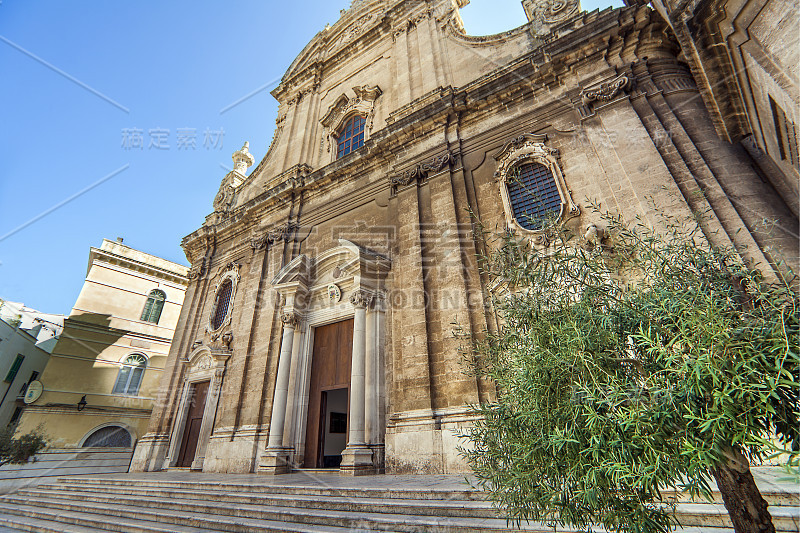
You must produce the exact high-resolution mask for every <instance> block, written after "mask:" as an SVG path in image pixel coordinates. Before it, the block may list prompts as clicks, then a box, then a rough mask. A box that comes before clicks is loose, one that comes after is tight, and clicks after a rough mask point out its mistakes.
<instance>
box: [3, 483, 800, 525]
mask: <svg viewBox="0 0 800 533" xmlns="http://www.w3.org/2000/svg"><path fill="white" fill-rule="evenodd" d="M418 479H419V481H416V480H415V479H414V477H413V476H407V477H406V478H404V479H400V478H397V479H395V478H393V477H392V476H372V477H370V478H369V479H367V478H358V481H354V480H353V479H352V478H351V479H350V480H349V481H348V480H342V479H340V478H339V477H338V476H328V477H326V476H313V475H308V476H306V477H302V476H301V477H288V476H287V477H284V476H279V477H277V478H269V477H264V476H257V475H250V476H242V475H239V476H237V475H233V476H225V475H203V474H186V473H178V474H169V473H163V475H152V476H148V475H134V474H127V475H126V474H121V475H110V476H80V477H70V478H60V479H58V480H57V481H55V482H53V481H49V482H46V483H44V484H41V485H39V486H38V487H36V488H28V489H22V490H19V491H17V492H16V493H14V494H10V495H7V496H5V497H2V498H0V528H8V529H9V530H17V531H65V532H71V531H126V532H127V531H131V532H138V531H141V532H153V531H164V532H166V531H170V532H172V531H175V532H183V531H198V532H203V531H248V532H250V531H253V532H256V531H298V532H305V531H308V532H319V531H330V532H339V531H341V532H343V531H394V532H423V531H430V532H437V533H438V532H443V533H444V532H447V533H478V532H492V531H513V530H515V529H514V528H513V527H509V526H508V525H507V523H506V522H505V520H503V519H500V518H498V517H497V516H498V515H497V514H496V513H495V511H494V510H493V509H492V507H491V504H490V502H489V501H487V500H486V496H485V494H483V493H482V492H480V491H477V490H475V489H472V488H469V487H468V486H467V485H464V484H462V483H460V482H458V480H457V479H456V478H455V477H453V479H452V481H450V482H441V480H437V479H434V476H428V477H426V476H419V478H418ZM462 479H463V478H462ZM437 483H438V484H437ZM765 495H766V496H767V499H768V501H771V502H776V503H775V504H773V505H771V506H770V511H771V512H772V515H773V518H774V523H775V526H776V529H777V530H778V531H780V532H790V531H792V532H797V531H798V527H797V524H798V518H799V517H800V508H798V507H797V506H792V505H780V504H778V502H781V503H784V502H785V503H789V504H791V503H794V502H795V501H796V500H795V498H796V494H795V493H792V492H791V491H789V494H784V493H783V492H782V491H781V490H766V491H765ZM717 496H718V495H717ZM674 497H675V498H676V500H677V501H678V503H677V505H676V514H677V516H678V518H679V520H680V521H681V524H682V525H683V526H684V527H683V528H682V529H680V530H679V531H680V532H681V533H733V529H732V528H731V527H730V522H729V520H728V516H727V512H726V511H725V508H724V506H723V505H722V504H721V503H706V502H686V501H682V499H681V498H683V497H682V496H681V495H674ZM684 499H685V498H684ZM68 528H72V529H68ZM522 530H523V531H533V532H542V533H543V532H545V531H549V532H552V531H553V529H552V528H548V527H545V526H542V525H523V527H522ZM0 531H2V530H0ZM557 531H564V532H567V531H573V530H569V529H561V528H559V529H558V530H557ZM585 531H586V530H585V529H584V530H582V531H581V533H585ZM592 531H593V532H595V533H602V529H600V528H592Z"/></svg>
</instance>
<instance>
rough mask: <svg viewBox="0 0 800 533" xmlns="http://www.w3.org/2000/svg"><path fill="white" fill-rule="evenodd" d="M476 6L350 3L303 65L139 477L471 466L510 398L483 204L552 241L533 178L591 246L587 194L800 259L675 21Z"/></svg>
mask: <svg viewBox="0 0 800 533" xmlns="http://www.w3.org/2000/svg"><path fill="white" fill-rule="evenodd" d="M466 3H467V1H466V0H427V1H422V0H416V1H412V0H408V1H399V0H361V1H356V2H353V4H352V5H351V7H350V8H349V9H347V10H343V12H342V15H341V18H340V20H339V21H338V22H336V24H334V25H333V26H330V27H326V28H325V29H324V30H322V31H321V32H320V33H319V34H317V36H316V37H314V39H313V40H312V41H311V42H310V43H309V44H308V46H306V48H305V49H304V50H303V51H302V52H301V54H300V55H299V56H298V57H297V59H296V60H295V61H294V63H293V64H292V65H291V67H290V68H289V70H288V71H287V73H286V74H285V75H284V77H283V79H282V81H281V83H280V85H279V86H278V88H277V89H275V90H274V91H273V95H274V96H275V98H276V99H277V100H278V101H279V103H280V106H279V111H278V119H277V124H276V130H275V134H274V138H273V140H272V144H271V145H270V147H269V150H268V152H267V154H266V155H265V156H264V159H263V160H262V161H261V162H260V163H259V164H258V165H257V166H256V167H255V169H254V170H253V171H252V172H251V173H250V174H249V175H248V174H247V169H248V167H250V166H251V165H252V164H253V163H254V161H253V158H252V156H251V155H250V153H249V147H248V145H247V144H245V146H244V147H243V148H242V149H241V150H239V151H237V152H236V153H235V154H234V156H233V157H234V164H235V169H234V170H233V171H232V172H230V173H229V174H228V175H227V176H225V178H224V179H223V181H222V184H221V187H220V190H219V194H218V195H217V197H216V198H215V200H214V204H213V205H214V212H213V213H212V214H211V215H209V216H208V217H207V219H206V221H205V223H204V224H203V225H202V226H201V227H200V228H199V229H198V230H197V231H195V232H194V233H192V234H191V235H189V236H187V237H186V238H185V239H184V241H183V247H184V250H185V252H186V255H187V257H188V259H189V261H190V262H191V264H192V268H191V272H190V280H191V282H190V285H189V288H188V290H187V293H186V299H185V303H184V307H183V311H182V315H181V318H180V322H179V324H180V325H179V327H178V330H177V331H176V336H175V341H174V342H173V344H172V350H171V351H170V355H169V359H168V362H167V364H166V368H165V371H164V378H163V381H162V391H161V397H160V399H159V400H160V401H159V402H158V404H157V406H156V408H155V409H154V411H153V416H152V418H151V421H150V426H149V429H148V433H147V434H146V435H145V436H144V437H143V438H142V439H140V441H139V444H138V446H137V448H136V452H135V457H134V460H133V464H132V470H135V471H146V470H161V469H168V468H173V467H186V468H191V469H196V470H200V469H202V470H203V471H211V472H263V473H272V474H275V473H282V472H287V471H289V470H290V469H292V468H296V467H305V468H315V467H336V466H338V467H339V471H340V473H342V474H347V475H355V474H362V473H374V472H376V471H377V472H381V471H386V472H394V473H399V472H419V473H429V472H460V471H463V470H464V469H465V465H464V463H463V462H462V460H461V459H460V458H459V455H458V453H457V450H456V446H457V445H458V444H459V438H458V431H459V430H460V429H461V428H463V427H465V426H466V425H468V424H469V423H470V422H471V415H470V412H469V409H468V406H469V405H470V404H475V403H477V402H481V401H486V400H491V399H492V397H493V394H494V391H493V387H492V385H491V384H489V383H485V382H480V381H477V380H476V379H475V378H474V377H471V376H469V375H467V374H466V373H464V368H463V367H462V364H461V359H462V356H461V353H460V351H459V347H460V345H459V341H457V340H456V339H455V338H454V336H453V329H454V327H453V324H454V323H457V324H459V325H460V326H461V327H462V328H463V329H464V331H466V332H468V333H471V334H480V332H481V331H484V330H485V329H486V328H490V329H491V328H492V327H495V326H494V325H493V323H492V320H491V315H490V314H488V313H487V310H486V307H485V298H484V296H485V292H484V286H483V280H482V279H481V277H480V275H479V272H478V269H477V265H476V261H475V254H476V251H477V250H476V242H475V240H474V238H473V234H472V225H471V218H470V214H469V211H470V210H471V211H472V213H474V214H475V215H476V216H478V217H479V218H480V219H481V221H482V222H483V224H484V225H486V226H488V227H490V228H498V229H503V228H509V229H512V230H514V231H517V232H519V233H520V234H523V235H529V236H530V238H532V239H534V240H535V242H537V243H539V244H540V245H542V246H546V245H547V243H548V233H549V232H550V231H551V228H552V226H548V225H542V224H538V225H537V224H532V223H531V220H530V218H529V217H526V216H523V215H525V214H526V212H525V211H523V210H522V209H523V208H522V207H521V205H522V204H521V203H520V202H521V201H522V200H520V198H523V197H524V194H523V195H522V196H520V190H519V188H515V187H517V185H516V183H518V181H519V180H518V178H517V176H519V175H521V174H523V173H525V172H528V173H529V174H528V175H533V174H531V173H538V174H536V175H537V176H539V178H541V182H537V183H539V184H538V185H536V184H533V182H530V184H529V185H530V186H531V187H534V186H535V187H541V188H540V189H537V191H538V193H537V194H539V193H541V195H549V196H548V198H549V200H547V201H548V202H550V203H549V204H548V205H549V206H550V207H548V208H547V209H550V211H549V213H550V214H555V215H556V218H557V219H558V222H557V223H558V224H566V225H567V226H568V227H570V228H572V229H574V230H575V231H576V232H580V234H581V235H583V234H584V233H586V235H587V238H595V236H596V235H598V234H599V233H602V232H599V233H598V232H596V231H594V230H593V229H592V227H591V226H592V225H600V224H601V222H600V221H599V220H596V219H595V218H594V215H593V213H592V212H591V211H590V210H589V209H587V201H588V199H592V200H596V201H598V202H599V203H600V204H601V206H602V207H603V208H605V209H609V210H613V211H618V212H620V213H622V214H624V215H625V216H627V217H634V216H637V215H638V216H641V217H642V218H643V219H645V220H646V221H649V222H651V223H653V224H657V223H658V222H659V214H660V213H659V211H663V212H668V213H671V214H674V215H678V216H689V215H690V214H691V212H692V211H707V212H708V214H709V218H708V221H707V222H706V223H705V226H704V230H705V231H706V233H707V235H708V237H709V238H710V239H713V240H715V241H716V242H720V243H728V244H733V245H735V246H736V247H737V249H739V250H740V252H741V254H742V255H743V257H745V258H747V259H748V260H752V261H756V262H760V263H761V264H762V265H763V266H764V267H765V268H767V269H768V268H770V265H774V263H775V261H776V258H777V257H778V255H779V254H783V256H785V257H788V258H793V261H794V262H795V263H796V261H797V259H796V258H797V255H798V247H797V239H796V234H795V232H796V227H797V218H796V215H795V214H793V213H792V211H791V210H790V209H789V208H788V207H787V205H786V202H785V201H784V199H783V198H782V197H781V195H780V194H778V193H776V191H775V189H774V188H773V186H772V185H771V184H770V180H768V179H767V180H764V179H762V177H763V176H764V175H765V174H767V173H768V172H769V171H770V168H771V167H764V166H759V162H758V161H757V160H756V159H754V158H753V157H752V156H751V155H750V154H749V153H748V152H746V151H744V150H742V149H741V148H737V147H736V146H734V145H732V144H731V143H729V142H728V141H727V140H723V139H720V138H719V137H718V136H717V134H716V132H715V126H714V122H713V121H712V118H711V116H710V115H709V113H708V111H707V110H706V108H705V105H704V102H703V99H702V98H700V97H699V94H698V90H697V86H696V83H695V81H694V79H693V78H692V74H691V72H690V69H689V67H688V66H687V65H686V64H685V63H683V62H682V61H681V60H680V59H679V56H680V49H679V47H678V44H677V41H676V40H675V38H674V36H673V32H672V30H671V29H670V27H669V25H668V24H667V23H666V22H665V21H664V19H663V18H661V16H660V15H659V14H658V13H657V12H656V11H653V10H651V9H650V8H649V7H646V6H640V5H632V6H628V7H624V8H620V9H607V10H605V11H601V12H597V11H595V12H591V13H586V12H582V11H581V10H580V6H579V4H578V2H577V0H567V1H565V2H560V3H556V2H547V1H543V0H540V1H538V2H537V1H535V0H534V1H530V0H526V1H525V2H523V5H524V7H525V10H526V13H527V14H528V18H529V23H528V24H526V25H524V26H522V27H520V28H517V29H514V30H512V31H509V32H506V33H503V34H499V35H492V36H486V37H471V36H468V35H466V34H465V33H464V31H463V27H462V24H461V19H460V17H459V13H458V9H459V8H460V7H463V6H464V5H466ZM348 128H349V129H348ZM362 128H363V146H362V145H361V143H360V139H357V138H356V137H357V134H359V132H360V131H361V129H362ZM539 178H537V179H539ZM525 179H527V178H525ZM529 199H530V198H529ZM537 201H538V200H537ZM542 202H543V201H539V203H538V204H537V203H536V201H533V203H532V204H529V207H530V205H533V206H534V207H533V208H535V206H536V205H539V206H542V205H544V204H543V203H542ZM587 229H589V230H590V231H587ZM595 229H597V228H595ZM599 229H602V228H599ZM765 249H767V250H769V252H768V253H767V254H766V255H765V254H764V252H762V250H765ZM312 378H313V379H312ZM342 391H344V392H342ZM340 392H341V393H342V394H345V393H346V395H345V396H342V395H340V394H339V393H340ZM344 398H346V399H344ZM307 452H308V453H307Z"/></svg>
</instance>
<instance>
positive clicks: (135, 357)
mask: <svg viewBox="0 0 800 533" xmlns="http://www.w3.org/2000/svg"><path fill="white" fill-rule="evenodd" d="M146 368H147V357H145V356H144V355H142V354H140V353H135V354H131V355H129V356H128V357H127V359H125V362H124V363H122V368H120V369H119V374H117V381H116V383H114V389H113V390H112V394H129V395H136V394H139V386H140V385H141V384H142V377H143V376H144V371H145V369H146Z"/></svg>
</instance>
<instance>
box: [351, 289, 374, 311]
mask: <svg viewBox="0 0 800 533" xmlns="http://www.w3.org/2000/svg"><path fill="white" fill-rule="evenodd" d="M370 302H372V295H371V294H370V293H368V292H366V291H360V290H359V291H356V292H354V293H353V294H352V295H351V296H350V303H351V304H353V306H354V307H356V308H359V309H366V308H367V307H369V304H370Z"/></svg>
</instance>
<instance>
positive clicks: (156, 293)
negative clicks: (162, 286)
mask: <svg viewBox="0 0 800 533" xmlns="http://www.w3.org/2000/svg"><path fill="white" fill-rule="evenodd" d="M166 299H167V295H166V293H165V292H164V291H162V290H158V289H155V290H153V291H150V294H149V295H148V296H147V301H146V302H145V304H144V309H143V310H142V321H144V322H152V323H153V324H158V320H159V319H160V318H161V311H162V310H163V309H164V301H165V300H166Z"/></svg>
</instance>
